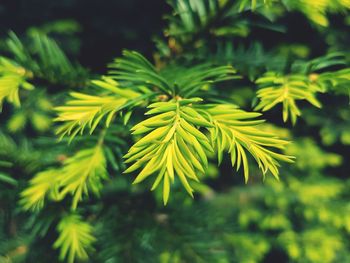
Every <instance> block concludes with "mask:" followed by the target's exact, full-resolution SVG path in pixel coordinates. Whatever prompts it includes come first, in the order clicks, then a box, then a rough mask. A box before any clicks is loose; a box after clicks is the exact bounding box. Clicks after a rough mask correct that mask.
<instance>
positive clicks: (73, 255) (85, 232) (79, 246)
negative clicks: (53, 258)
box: [53, 214, 96, 263]
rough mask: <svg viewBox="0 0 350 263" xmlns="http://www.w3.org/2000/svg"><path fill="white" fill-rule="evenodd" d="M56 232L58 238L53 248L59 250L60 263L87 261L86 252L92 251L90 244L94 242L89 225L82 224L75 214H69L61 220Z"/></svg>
mask: <svg viewBox="0 0 350 263" xmlns="http://www.w3.org/2000/svg"><path fill="white" fill-rule="evenodd" d="M57 231H58V232H59V236H58V239H57V240H56V242H55V243H54V245H53V247H54V248H55V249H60V255H59V258H60V260H61V261H63V260H66V262H69V263H73V262H76V260H77V259H79V260H87V259H88V250H92V244H93V243H94V242H95V240H96V239H95V237H94V236H93V235H92V231H93V227H92V226H91V225H90V224H88V223H86V222H83V221H82V219H81V217H80V216H79V215H77V214H69V215H65V216H64V217H63V218H62V219H61V221H60V222H59V224H58V226H57Z"/></svg>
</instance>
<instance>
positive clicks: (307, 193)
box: [0, 0, 350, 263]
mask: <svg viewBox="0 0 350 263" xmlns="http://www.w3.org/2000/svg"><path fill="white" fill-rule="evenodd" d="M276 12H277V11H276ZM281 12H282V11H281ZM171 13H172V8H171V6H170V5H169V4H168V3H166V2H165V1H161V0H150V1H143V0H101V1H96V0H61V1H49V0H11V1H10V0H8V1H1V2H0V39H1V40H0V53H1V54H2V53H4V54H5V53H6V49H5V48H4V46H5V41H4V40H5V39H6V38H7V36H8V32H9V30H12V31H14V32H15V33H16V34H17V35H19V36H25V35H26V34H27V33H28V32H30V30H35V29H37V28H44V27H45V26H47V25H53V24H54V25H55V27H56V29H55V30H53V32H51V33H52V35H53V36H54V38H55V39H57V40H58V42H59V43H60V44H61V47H62V49H63V50H64V51H65V52H66V53H67V54H68V56H69V57H70V58H71V59H73V60H76V61H78V62H79V63H80V64H81V65H82V66H83V67H85V68H87V69H88V70H89V72H90V73H89V74H91V75H98V74H104V73H105V72H106V65H107V64H108V63H109V62H111V61H112V59H113V58H115V57H117V56H119V55H120V54H121V52H122V50H123V49H124V48H127V49H131V50H137V51H139V52H141V53H142V54H144V55H145V56H146V57H148V58H149V59H151V60H152V59H154V58H157V54H158V55H159V54H161V53H162V52H161V49H158V47H159V45H158V46H157V43H158V44H159V42H157V40H156V39H163V40H164V39H165V37H164V33H163V32H164V29H165V28H166V27H167V25H168V23H169V22H168V21H167V20H166V19H165V18H164V16H165V15H169V14H171ZM243 16H244V19H247V20H248V21H253V22H256V24H259V23H260V20H259V18H258V15H257V14H251V13H248V14H244V15H243ZM273 24H274V25H279V26H281V28H282V29H281V28H279V27H277V26H276V27H277V28H274V27H272V26H271V25H270V26H256V27H249V33H247V34H245V33H242V32H240V33H237V34H236V35H234V36H233V37H232V38H226V40H227V41H229V42H230V41H231V42H232V41H235V43H239V44H241V45H243V46H245V47H247V48H246V49H245V50H250V51H249V52H248V51H247V52H246V53H244V52H243V51H242V52H241V53H239V51H237V55H236V56H235V60H234V62H233V66H236V65H235V63H237V68H239V69H241V71H245V72H248V71H249V70H253V71H254V70H257V72H260V71H261V70H262V68H263V67H264V64H266V63H274V61H275V60H274V59H276V58H277V59H282V60H285V59H286V57H288V56H289V55H290V54H293V56H294V57H296V58H300V59H303V58H314V57H318V56H321V55H324V54H326V53H327V52H329V51H342V52H344V54H345V57H346V59H347V61H349V47H350V34H349V25H350V16H349V15H347V13H346V12H345V13H341V14H330V15H329V25H327V26H323V27H322V26H320V25H317V24H315V23H313V22H312V21H310V19H308V17H307V16H305V14H303V13H301V12H299V11H298V10H294V11H293V10H292V11H290V12H285V11H284V13H283V15H280V16H278V17H277V18H276V20H275V22H274V23H273ZM49 28H50V27H49ZM57 28H58V29H57ZM61 31H62V32H61ZM243 31H244V30H243ZM244 32H245V31H244ZM232 39H234V40H232ZM166 41H167V40H164V43H167V42H166ZM208 43H209V49H211V48H213V47H211V46H210V44H211V43H212V41H208ZM253 43H255V44H254V45H253ZM256 46H259V47H258V48H256ZM248 47H251V49H249V48H248ZM254 47H255V48H254ZM259 48H261V52H260V53H259ZM199 50H201V48H200V47H199ZM257 50H258V51H257ZM199 52H200V51H199ZM199 60H200V59H199ZM249 61H260V64H259V63H256V65H253V66H252V65H250V63H249ZM239 66H241V68H240V67H239ZM247 83H248V82H247ZM240 85H241V86H240V88H239V89H235V90H233V88H231V87H226V89H227V94H228V96H230V97H231V98H232V99H233V100H235V101H236V103H237V104H239V105H240V106H242V107H244V108H246V109H251V100H252V99H253V97H254V94H253V92H252V88H251V84H247V87H244V86H245V83H244V84H240ZM249 85H250V86H249ZM68 90H69V88H65V87H59V92H65V91H68ZM55 92H56V90H55V89H54V90H51V91H50V92H49V96H48V101H50V103H52V104H55V100H53V101H51V100H50V98H51V96H52V97H55V96H56V95H54V94H55ZM55 98H56V97H55ZM319 99H320V101H321V102H322V104H323V108H322V109H316V108H312V107H311V106H309V105H307V103H305V105H302V108H303V117H302V118H301V119H299V120H298V123H297V124H296V125H295V126H292V125H291V124H289V123H287V124H285V123H283V122H282V119H281V110H280V109H275V110H273V111H271V112H268V113H264V117H265V118H266V119H267V120H268V121H269V122H270V123H274V125H270V126H269V125H266V127H265V129H267V130H269V129H270V130H272V131H274V132H278V133H279V134H280V136H282V137H284V138H287V139H289V140H291V141H293V143H291V145H290V146H289V147H288V149H287V153H288V154H292V155H295V156H296V158H297V159H296V163H295V164H293V165H283V167H282V169H281V175H280V177H281V179H280V181H276V180H275V179H273V178H272V176H267V178H266V180H264V181H262V179H261V175H260V173H259V171H258V169H255V170H254V168H252V176H251V179H250V181H249V183H248V184H247V185H245V184H244V180H243V176H242V174H241V172H235V171H233V170H232V168H231V165H230V162H229V160H224V162H223V164H222V165H221V166H220V167H219V168H217V167H216V165H215V162H212V164H211V166H210V171H209V174H208V176H207V177H206V178H205V179H204V181H205V183H206V184H205V185H197V186H196V191H197V193H198V195H197V196H196V198H195V199H194V200H192V199H190V198H188V197H187V196H186V195H185V194H184V193H182V192H181V191H180V190H179V189H178V190H175V191H174V192H173V193H172V196H171V200H170V202H169V205H168V206H167V207H163V206H162V204H161V202H159V200H160V193H156V196H154V195H153V194H152V193H150V192H149V191H148V190H147V187H144V188H142V187H141V188H140V187H139V188H137V187H136V188H135V187H134V188H133V187H132V186H130V182H131V180H130V179H128V178H125V176H123V175H120V173H119V174H118V173H112V176H111V177H112V179H111V180H110V181H109V182H108V184H107V185H106V187H105V190H104V192H103V194H102V196H101V198H100V199H99V198H91V200H90V201H88V202H87V206H88V208H86V210H87V211H88V212H86V211H85V212H86V214H88V215H89V217H91V218H92V219H93V218H94V217H97V218H98V220H97V221H96V222H95V223H94V224H95V227H96V231H95V235H96V237H97V240H98V241H97V243H96V245H95V250H94V251H91V253H90V259H89V262H106V263H112V262H164V263H167V262H169V263H170V262H243V263H244V262H301V263H304V262H315V263H326V262H339V263H345V262H350V242H349V240H350V239H349V237H350V203H349V197H350V195H349V188H350V180H349V179H350V177H349V176H350V175H349V171H350V166H349V163H350V147H349V145H350V108H349V97H348V96H346V95H344V94H321V95H320V98H319ZM57 101H61V98H60V96H58V99H57ZM28 107H29V108H30V106H28ZM49 108H50V107H49ZM6 109H9V110H6ZM13 114H14V112H13V110H10V108H9V107H7V106H6V105H5V106H4V113H2V115H1V117H0V130H1V133H2V135H1V140H0V155H1V154H3V155H5V154H6V155H7V157H6V158H10V157H9V156H8V152H6V151H4V149H5V148H6V149H10V148H11V147H12V148H11V149H12V150H11V152H12V154H13V157H12V156H11V158H12V159H13V160H14V162H15V163H16V166H15V168H13V167H12V168H11V169H8V168H1V167H0V173H1V174H3V173H5V172H6V173H10V174H12V176H13V178H14V179H15V180H16V183H12V184H11V182H10V183H8V182H0V225H1V228H0V262H30V263H31V262H43V263H45V262H58V261H57V258H58V252H57V250H55V249H53V248H52V244H53V243H54V240H55V238H57V236H56V233H55V231H54V224H53V225H50V223H52V222H54V219H52V218H50V215H52V214H53V212H52V211H51V210H50V209H57V207H49V208H47V209H46V210H45V212H44V213H42V214H40V215H36V216H33V215H29V214H26V213H24V212H22V211H21V209H20V208H19V205H18V193H19V192H20V191H21V190H22V189H23V188H24V186H25V185H26V181H27V180H29V179H30V178H31V176H32V175H33V171H37V170H38V169H39V168H38V167H41V166H42V163H40V162H41V161H43V162H45V157H44V156H45V155H48V154H49V153H48V152H49V151H50V154H49V155H50V156H55V155H56V157H57V152H53V153H51V148H46V146H45V147H44V146H43V147H42V148H40V147H39V146H38V145H45V139H47V138H48V137H49V136H52V135H50V132H49V131H48V130H49V127H51V125H52V124H51V123H49V124H47V123H46V124H45V120H44V121H43V120H42V122H44V124H42V122H40V121H39V122H38V121H37V123H36V124H35V121H34V123H33V124H32V125H31V126H33V127H34V128H33V127H26V126H25V127H22V126H24V125H22V126H21V125H19V126H20V127H17V126H18V125H17V126H16V123H15V121H13V123H12V126H11V124H9V122H8V120H9V119H11V116H12V115H13ZM48 116H51V115H50V114H48ZM28 122H29V121H28ZM40 123H41V124H40ZM41 125H44V126H45V125H46V126H47V127H48V128H47V129H40V127H41ZM36 126H37V127H36ZM46 126H45V127H46ZM36 128H37V129H36ZM38 139H39V140H41V141H40V142H39V143H36V144H34V145H31V144H32V143H33V142H34V141H35V140H38ZM40 143H41V144H40ZM51 147H55V146H51ZM60 147H63V146H57V149H59V148H60ZM57 151H58V150H57ZM28 166H29V168H28ZM33 166H34V167H33ZM1 169H2V170H1ZM9 170H10V172H9ZM157 195H158V196H157ZM38 217H42V220H41V221H40V220H38ZM39 219H40V218H39ZM38 222H41V224H38ZM47 222H49V223H47ZM43 229H45V230H46V231H45V234H44V235H40V234H39V233H40V232H41V231H42V230H43Z"/></svg>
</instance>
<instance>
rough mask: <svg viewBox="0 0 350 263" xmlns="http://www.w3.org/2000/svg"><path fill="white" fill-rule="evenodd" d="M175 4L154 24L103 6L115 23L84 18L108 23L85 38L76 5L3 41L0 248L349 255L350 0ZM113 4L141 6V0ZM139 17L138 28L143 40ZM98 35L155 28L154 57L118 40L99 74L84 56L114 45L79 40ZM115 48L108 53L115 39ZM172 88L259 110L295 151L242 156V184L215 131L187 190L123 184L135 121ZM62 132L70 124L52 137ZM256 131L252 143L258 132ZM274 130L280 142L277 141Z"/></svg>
mask: <svg viewBox="0 0 350 263" xmlns="http://www.w3.org/2000/svg"><path fill="white" fill-rule="evenodd" d="M29 2H30V1H29ZM48 2H52V1H48ZM77 3H78V4H77ZM77 3H76V2H75V1H68V0H66V1H62V3H60V4H61V5H66V6H67V8H68V9H69V7H70V6H74V5H78V7H79V9H82V12H83V11H84V10H85V11H86V12H91V10H90V9H91V6H89V3H87V4H86V6H85V5H84V4H82V3H81V2H77ZM168 3H169V6H168V7H169V9H168V11H167V12H166V14H164V15H165V20H164V21H165V23H164V25H165V26H164V34H163V35H161V34H157V35H154V33H155V32H154V31H152V30H151V29H150V30H149V31H144V25H141V24H140V23H138V22H137V21H135V24H132V23H131V24H128V25H125V24H123V23H122V22H120V21H123V19H122V18H124V17H123V15H124V14H122V13H120V12H118V10H117V9H116V10H113V16H118V18H112V15H111V14H110V16H111V20H112V21H118V23H119V24H118V23H115V24H114V25H110V24H109V26H108V28H107V27H106V26H105V24H106V21H109V20H108V17H107V18H106V17H104V15H96V17H91V21H92V22H91V23H94V26H96V28H100V29H101V28H102V29H101V30H100V31H99V30H97V32H95V33H94V35H93V36H91V35H90V34H89V32H87V29H86V28H84V25H86V22H84V23H80V22H81V21H79V20H80V19H81V17H80V16H78V15H76V17H75V16H74V14H72V15H71V17H69V18H68V19H67V16H65V17H64V19H59V20H56V19H55V18H57V17H55V16H52V17H50V16H49V17H47V18H45V23H42V21H41V22H40V23H37V24H28V25H25V27H26V30H25V32H19V33H17V34H16V33H14V32H12V31H9V34H8V35H6V36H3V38H2V39H1V41H0V55H1V57H0V104H1V106H2V113H1V114H0V122H1V126H0V225H1V230H0V262H11V263H12V262H18V263H20V262H43V263H46V262H58V261H63V262H81V261H86V262H106V263H113V262H161V263H175V262H218V263H226V262H243V263H246V262H247V263H250V262H252V263H253V262H300V263H304V262H310V263H328V262H329V263H332V262H336V263H338V262H339V263H343V262H350V252H349V251H350V242H349V240H350V239H349V237H350V205H349V199H350V196H349V191H348V189H349V187H350V178H349V161H350V160H349V156H350V150H349V144H350V132H349V130H350V108H349V101H350V97H349V96H350V95H349V94H350V88H349V87H350V73H349V62H350V53H349V46H350V45H349V44H350V35H349V34H348V28H347V27H348V26H349V21H350V15H349V13H348V9H349V8H350V2H349V1H347V0H337V1H331V0H317V1H316V0H315V1H302V0H295V1H294V0H293V1H289V0H271V1H267V0H266V1H265V0H261V1H258V0H256V1H255V0H237V1H230V0H200V1H199V0H169V1H168ZM34 4H35V3H33V5H34ZM46 4H47V7H48V6H49V5H50V4H51V5H54V4H53V2H52V3H46ZM158 4H159V5H160V4H161V3H158ZM14 5H16V3H15V4H14ZM17 5H18V6H16V8H17V7H18V8H20V6H21V5H20V4H19V2H18V3H17ZM111 5H112V4H111ZM118 5H120V6H119V7H120V8H123V6H124V5H125V6H126V5H130V6H132V7H131V10H136V9H137V8H140V7H141V5H144V3H141V1H118ZM147 5H149V6H151V4H147ZM113 6H114V4H113ZM1 7H2V8H1ZM6 8H9V9H11V5H6V4H2V3H0V18H1V16H3V17H6V16H5V15H4V13H3V12H2V10H6ZM89 8H90V9H89ZM156 8H157V5H154V7H152V8H150V10H152V9H156ZM50 10H51V9H50ZM122 10H123V9H122ZM147 10H148V9H147ZM114 11H115V13H114ZM148 11H149V10H148ZM19 12H20V9H19ZM37 12H38V11H37ZM40 12H43V13H45V10H40ZM135 12H136V11H135ZM149 12H150V13H147V17H150V16H152V13H151V11H149ZM38 14H39V13H37V14H35V13H33V14H32V15H33V16H37V15H38ZM130 15H132V16H133V20H135V16H134V15H133V14H132V13H131V14H130ZM143 15H145V14H143ZM136 17H137V16H136ZM7 19H10V18H8V17H7ZM106 19H107V20H106ZM113 19H115V20H113ZM125 21H129V20H128V19H127V17H125ZM5 29H6V31H7V30H11V29H12V28H5ZM22 31H23V30H22ZM141 31H142V32H143V33H142V34H148V35H147V37H148V39H147V40H146V39H142V38H140V39H138V38H137V36H138V35H140V32H141ZM106 32H107V33H106ZM99 34H100V35H99ZM103 34H106V35H108V36H109V35H110V34H111V35H113V39H116V37H120V38H121V39H120V41H121V43H130V45H131V46H132V47H137V49H138V50H142V51H145V46H146V47H149V46H150V45H149V42H148V41H149V39H152V38H153V40H154V43H153V49H152V52H149V51H148V52H149V53H148V55H149V54H153V60H152V59H151V57H150V56H148V58H149V60H150V61H154V63H153V62H152V63H153V64H154V66H153V64H152V65H150V64H148V62H147V61H146V60H144V58H143V57H140V56H139V55H138V54H139V53H136V52H134V53H132V52H130V53H128V52H124V56H123V57H122V58H119V59H117V60H115V61H114V62H112V63H111V64H110V65H109V68H110V70H109V72H108V75H109V76H108V77H106V76H100V75H99V74H97V73H96V72H94V71H93V70H90V69H89V67H87V66H86V65H89V66H90V67H91V68H93V69H94V68H96V67H98V66H99V65H100V64H101V61H98V62H96V64H98V65H97V66H96V65H94V63H93V61H92V60H93V56H96V55H97V56H98V54H99V52H101V54H102V53H103V52H104V51H105V50H104V49H105V48H106V47H107V46H103V44H101V45H99V46H97V47H94V46H90V47H89V46H88V44H89V43H96V42H100V41H101V39H109V38H108V37H107V36H106V35H103ZM87 36H89V37H90V39H89V38H87ZM142 36H144V35H142ZM82 39H83V40H84V41H86V43H84V42H83V41H82ZM146 42H147V43H146ZM111 44H117V43H113V42H112V43H111ZM86 45H87V46H86ZM87 47H88V48H87ZM125 48H128V46H125ZM81 50H83V51H84V52H83V54H84V58H83V59H82V57H81V56H79V53H80V51H81ZM112 51H113V54H115V55H113V57H108V61H104V63H107V62H111V61H112V60H113V58H114V57H115V56H117V55H118V54H120V53H121V50H120V49H118V48H116V49H115V50H114V49H112ZM89 54H90V55H91V57H90V56H89ZM104 55H106V54H104ZM108 56H111V55H110V54H108ZM78 59H80V60H83V62H84V63H83V62H82V63H79V62H76V61H78ZM87 61H90V62H89V63H90V64H89V63H87ZM129 63H131V64H129ZM82 64H84V66H83V65H82ZM135 64H136V69H135ZM121 65H122V66H121ZM140 65H141V66H140ZM196 65H199V66H196ZM220 66H223V67H220ZM232 67H233V68H234V69H235V70H236V71H237V72H236V71H235V70H233V68H232ZM203 72H205V74H204V73H203ZM201 73H203V74H201ZM233 73H234V74H235V75H234V76H233ZM225 74H228V75H229V76H227V75H225ZM150 76H151V77H150ZM208 76H210V77H211V78H210V77H208ZM237 76H239V78H237ZM91 80H93V81H92V82H91ZM178 80H180V82H179V81H178ZM222 80H225V82H221V81H222ZM227 80H228V81H227ZM116 81H117V82H116ZM119 82H121V83H122V84H123V85H119ZM125 87H127V88H130V89H123V88H125ZM155 87H156V88H155ZM163 91H164V93H165V94H166V95H165V94H161V93H160V92H163ZM177 91H178V92H179V94H181V95H184V96H186V95H187V94H193V93H194V92H197V93H196V95H197V94H198V96H200V97H203V98H205V99H206V100H208V101H210V102H211V103H225V104H236V105H238V106H239V107H241V108H242V109H244V110H246V111H252V110H253V109H255V110H260V111H262V113H263V117H264V118H265V119H267V121H268V123H265V124H262V125H261V126H259V132H260V133H259V134H260V135H261V134H270V133H273V134H276V135H278V136H279V137H281V138H284V139H287V140H289V141H290V142H289V144H288V145H286V147H282V148H285V149H284V151H283V153H284V154H286V155H287V156H295V157H296V159H295V163H294V164H291V165H283V166H282V167H280V168H279V178H280V179H279V181H277V180H275V179H274V178H273V177H272V176H271V174H267V176H266V177H265V176H264V180H261V176H260V172H259V167H255V166H253V165H252V166H251V165H249V171H250V172H249V181H248V183H247V184H246V185H244V179H242V178H244V177H243V176H241V174H243V171H242V172H241V171H238V172H236V169H234V170H233V169H232V165H233V164H234V162H233V163H232V165H231V163H230V159H231V158H230V156H225V155H222V154H221V152H223V150H224V149H226V148H228V147H226V146H228V144H229V141H227V140H226V139H225V138H226V136H225V135H224V134H225V132H224V131H221V134H222V137H219V138H218V139H217V144H218V145H220V146H221V148H220V147H218V157H217V154H216V153H207V158H208V160H209V164H208V168H207V170H206V173H205V174H204V175H201V181H202V182H204V183H199V182H195V181H191V186H188V187H187V188H186V190H187V191H188V192H189V193H190V194H192V192H193V191H194V193H195V198H194V199H191V198H188V196H186V193H185V191H184V190H182V186H181V184H180V183H178V182H176V181H175V183H174V184H173V185H172V194H171V197H170V198H169V200H168V196H167V197H166V200H168V205H167V206H166V207H164V205H163V199H165V198H164V191H163V189H161V187H158V188H156V189H155V190H154V191H153V192H150V191H149V189H150V188H151V186H152V184H151V183H153V181H152V182H148V181H146V182H144V183H142V184H137V185H132V181H133V179H134V178H135V176H130V175H124V174H123V171H124V170H125V168H126V167H125V164H124V160H123V155H124V154H126V153H127V150H128V149H129V148H130V146H131V145H132V144H133V141H134V139H135V138H140V137H141V138H142V136H143V134H141V133H142V132H140V134H141V136H140V134H139V135H136V137H133V136H130V132H129V130H130V128H131V127H132V126H133V125H135V124H138V123H142V122H141V121H143V120H144V116H143V114H144V112H145V109H144V108H145V107H146V106H147V105H148V102H149V101H151V100H152V99H153V100H159V101H160V102H161V103H162V102H164V101H167V100H168V96H171V95H172V94H173V93H176V92H177ZM153 92H154V93H153ZM87 94H89V95H87ZM116 97H117V100H116V99H115V98H116ZM96 101H97V102H98V103H96ZM64 102H66V104H64ZM198 102H199V100H197V99H194V100H193V101H192V100H189V102H188V104H190V106H191V107H192V104H194V105H195V104H196V103H198ZM308 102H309V103H308ZM158 103H159V102H158ZM183 103H186V102H183ZM62 105H65V106H62ZM157 105H158V106H159V105H160V104H157ZM88 106H89V107H88ZM134 106H135V107H134ZM136 106H138V108H137V107H136ZM168 106H169V105H166V107H168ZM170 106H171V107H172V106H173V105H170ZM314 106H316V107H314ZM55 107H56V108H55ZM193 107H194V108H195V107H196V106H193ZM54 109H56V113H55V111H54ZM195 109H196V110H198V111H201V110H202V111H203V108H200V106H198V107H197V108H195ZM117 110H118V111H117ZM157 110H159V107H156V106H154V107H153V109H151V110H150V111H153V113H155V112H156V111H157ZM209 111H210V110H209ZM226 111H227V112H229V111H232V108H226ZM57 112H58V116H56V115H57ZM240 114H242V112H240ZM213 116H214V115H213ZM281 116H282V118H281ZM104 117H106V119H107V120H106V121H103V125H98V124H99V122H100V121H101V119H102V118H104ZM287 119H290V120H291V122H292V124H293V125H290V124H289V123H288V122H287ZM54 120H56V121H61V122H66V123H64V124H62V125H61V126H58V125H57V124H56V123H55V122H54ZM104 120H105V119H104ZM191 120H192V121H195V122H197V124H198V121H199V122H200V123H201V124H203V123H205V125H208V124H207V122H206V121H207V120H205V119H204V120H203V119H201V118H198V119H197V120H193V119H191ZM297 120H298V121H297ZM162 121H164V120H162ZM67 123H68V125H66V124H67ZM104 124H106V125H104ZM205 125H204V126H202V127H205ZM85 126H86V130H89V132H90V133H91V134H89V133H87V132H85V133H84V132H83V131H84V128H85ZM101 126H102V127H101ZM107 126H108V127H107ZM135 127H136V126H135ZM209 127H210V125H209ZM138 128H139V129H141V130H142V129H144V128H145V127H142V125H141V126H138ZM225 129H226V128H225ZM134 130H137V129H134ZM200 131H201V133H202V132H203V133H204V129H201V130H200ZM226 132H227V131H226ZM254 132H256V131H254ZM80 133H81V134H80ZM57 134H59V135H62V134H63V135H65V134H70V135H71V136H70V138H65V137H62V140H61V141H59V142H58V141H57V136H56V135H57ZM189 134H190V133H189ZM250 135H251V134H250ZM198 136H200V135H198ZM253 136H255V135H253ZM248 137H249V136H248ZM72 138H74V139H72ZM227 138H228V137H227ZM249 138H250V139H251V140H252V145H253V146H254V144H255V141H254V140H255V139H257V138H256V137H249ZM260 139H261V138H260ZM225 140H226V141H225ZM273 142H274V144H275V145H277V146H278V147H280V148H281V146H282V145H281V144H284V142H285V141H284V140H283V141H277V140H276V141H273ZM269 143H270V144H271V142H269ZM226 144H227V145H226ZM269 146H271V145H269ZM248 149H249V150H247V152H250V153H252V156H248V157H246V158H247V162H248V161H249V164H251V163H252V162H250V161H253V160H254V158H255V160H256V161H257V162H258V163H259V165H260V167H263V168H262V170H267V168H266V169H265V168H264V166H266V163H269V164H270V167H273V170H274V169H275V168H274V167H275V166H276V167H277V165H276V163H275V162H274V161H270V162H269V161H266V159H265V161H264V158H268V157H265V155H256V154H255V155H254V151H252V148H248ZM242 156H243V155H242ZM244 156H245V155H244ZM256 156H258V157H256ZM261 156H262V157H261ZM266 156H268V154H266ZM129 157H131V158H132V155H131V156H129ZM274 157H276V156H274ZM243 158H244V157H242V159H243ZM259 158H260V161H259ZM216 159H219V162H221V166H219V167H218V166H217V165H216ZM268 160H270V159H268ZM243 162H244V160H243ZM243 166H245V167H244V168H245V170H246V169H248V166H247V165H246V164H243ZM199 167H201V164H199ZM193 171H195V172H196V174H195V175H194V176H196V175H197V173H198V174H199V173H200V172H198V171H196V170H194V169H193ZM190 172H191V173H192V170H191V171H190ZM238 175H239V176H238ZM244 175H246V174H244ZM246 178H247V175H246ZM167 194H169V193H166V191H165V195H167ZM78 204H79V205H78Z"/></svg>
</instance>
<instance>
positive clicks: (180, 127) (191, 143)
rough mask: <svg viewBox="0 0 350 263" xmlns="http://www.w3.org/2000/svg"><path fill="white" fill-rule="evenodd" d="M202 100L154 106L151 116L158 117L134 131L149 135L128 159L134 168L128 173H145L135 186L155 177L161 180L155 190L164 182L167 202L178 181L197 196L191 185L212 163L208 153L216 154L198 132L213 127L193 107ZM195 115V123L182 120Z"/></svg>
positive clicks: (129, 154) (172, 102)
mask: <svg viewBox="0 0 350 263" xmlns="http://www.w3.org/2000/svg"><path fill="white" fill-rule="evenodd" d="M195 101H200V100H198V99H189V100H184V102H182V101H181V100H179V101H175V100H173V101H168V102H159V103H154V104H152V105H150V106H149V108H152V109H151V110H150V111H149V112H148V113H147V114H157V115H155V116H153V117H150V118H149V119H146V120H145V121H143V122H141V123H139V124H137V125H135V126H134V127H133V128H132V131H133V133H136V134H145V133H146V135H145V136H143V137H142V138H141V139H140V140H138V141H137V142H136V143H135V144H134V145H133V146H132V147H131V148H130V150H129V152H128V153H127V154H126V155H125V156H124V158H125V159H126V160H125V163H131V162H133V163H134V164H133V165H131V166H130V167H129V168H128V169H127V170H126V171H125V173H130V172H133V171H136V170H138V169H141V171H140V172H139V174H138V176H137V177H136V179H135V181H134V183H140V182H142V181H143V180H145V179H147V178H148V177H150V176H152V175H153V174H157V177H156V179H155V181H154V184H153V186H152V190H154V189H155V188H156V187H157V186H158V185H159V183H160V182H161V181H162V180H163V201H164V204H166V203H167V202H168V199H169V194H170V189H171V184H172V183H174V180H175V178H178V179H179V180H180V182H181V183H182V185H183V186H184V188H185V189H186V191H187V192H188V193H189V194H190V195H191V196H193V189H192V187H191V186H190V181H191V180H194V181H198V178H197V175H198V174H201V173H203V172H204V171H205V169H206V167H207V164H208V161H207V156H206V151H213V150H212V147H211V145H210V143H209V140H208V139H207V137H206V136H205V135H204V134H203V133H202V132H201V131H200V130H199V129H198V126H199V125H198V124H199V123H203V124H204V125H202V127H205V126H207V127H208V126H211V124H210V123H209V122H208V121H207V120H206V119H205V118H203V117H202V116H201V115H200V114H199V113H197V112H196V110H195V109H194V108H193V107H192V105H191V104H188V103H192V102H195ZM185 112H187V113H188V114H191V118H193V119H194V120H196V121H194V122H191V120H188V119H187V120H186V119H184V118H183V117H182V116H183V114H184V113H185Z"/></svg>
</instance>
